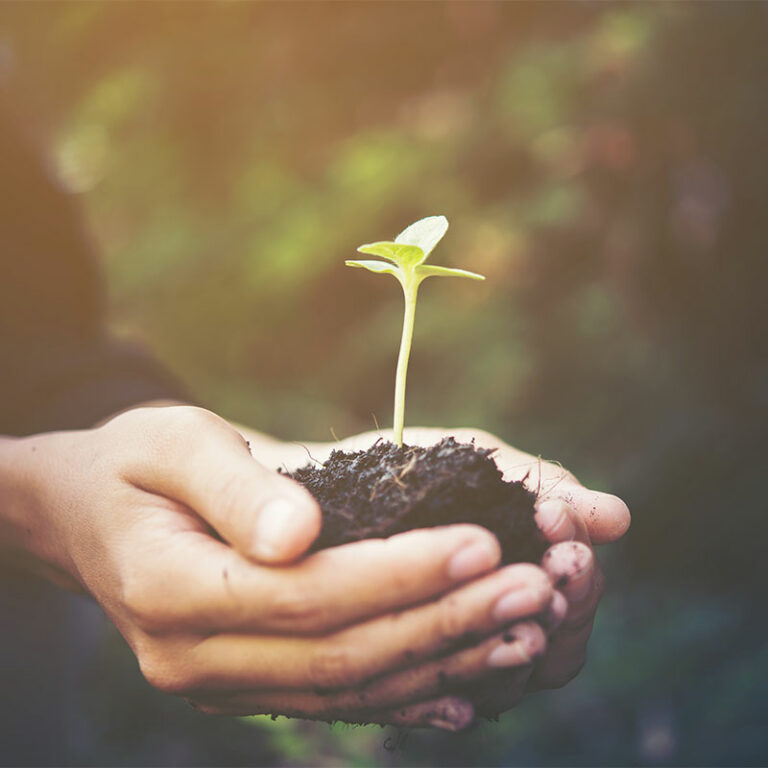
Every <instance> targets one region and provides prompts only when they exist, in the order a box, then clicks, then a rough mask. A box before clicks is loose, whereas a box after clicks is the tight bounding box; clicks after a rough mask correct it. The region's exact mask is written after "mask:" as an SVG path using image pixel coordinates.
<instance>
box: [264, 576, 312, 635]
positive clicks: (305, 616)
mask: <svg viewBox="0 0 768 768" xmlns="http://www.w3.org/2000/svg"><path fill="white" fill-rule="evenodd" d="M267 610H268V613H269V615H270V617H271V618H272V620H273V621H274V622H277V623H279V624H281V625H283V624H284V625H287V626H290V627H291V629H292V630H294V631H297V632H301V631H304V632H307V631H311V630H319V629H325V628H326V624H327V616H326V611H325V610H324V608H323V606H322V605H321V603H320V601H319V600H318V596H317V592H316V591H313V590H311V589H309V588H308V587H307V586H304V585H299V584H294V585H292V586H290V587H285V588H283V589H280V590H276V591H274V592H273V594H272V595H271V596H270V604H269V605H268V607H267Z"/></svg>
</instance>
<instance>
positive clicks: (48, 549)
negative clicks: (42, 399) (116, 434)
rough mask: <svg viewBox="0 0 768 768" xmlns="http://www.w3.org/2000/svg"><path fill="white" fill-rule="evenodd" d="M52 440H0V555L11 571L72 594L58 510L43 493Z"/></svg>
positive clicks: (48, 475)
mask: <svg viewBox="0 0 768 768" xmlns="http://www.w3.org/2000/svg"><path fill="white" fill-rule="evenodd" d="M51 439H55V435H54V434H51V435H47V434H43V435H32V436H29V437H0V553H2V558H3V561H5V562H7V563H10V564H11V565H13V566H15V567H17V568H20V569H23V570H27V571H30V572H34V573H38V574H41V575H44V576H46V577H47V578H49V579H50V580H51V581H54V582H55V583H58V584H61V585H63V586H67V587H69V588H71V587H72V586H73V585H74V584H75V582H74V581H73V579H72V578H71V577H70V576H69V573H70V572H71V569H70V568H69V567H68V565H69V562H68V558H67V556H66V553H65V549H64V547H63V546H62V539H61V537H60V536H59V534H58V525H57V524H56V520H55V519H54V518H55V514H56V512H57V511H58V510H59V505H57V504H55V503H51V500H50V498H46V497H50V490H49V492H48V493H46V492H45V487H46V478H48V483H49V484H50V478H51V477H52V474H53V473H52V472H51V467H50V466H48V465H49V463H50V462H49V457H48V454H49V451H46V450H45V447H46V445H47V443H48V442H49V441H50V440H51Z"/></svg>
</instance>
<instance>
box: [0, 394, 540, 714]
mask: <svg viewBox="0 0 768 768" xmlns="http://www.w3.org/2000/svg"><path fill="white" fill-rule="evenodd" d="M266 440H267V439H266V438H261V442H262V443H264V442H265V441H266ZM0 443H2V445H1V446H0V450H1V451H2V459H3V460H2V461H0V468H2V472H0V490H3V489H9V490H6V492H5V493H4V498H3V501H8V503H7V504H6V505H0V506H2V513H0V514H5V513H6V512H7V515H6V519H4V520H3V525H2V526H0V528H1V529H2V530H1V531H0V533H1V534H2V536H0V538H1V539H3V543H4V544H5V546H6V549H10V548H12V549H14V550H16V551H17V552H24V553H26V557H27V559H28V560H29V561H30V562H31V563H32V567H44V568H45V569H46V570H47V571H48V572H51V571H55V572H56V573H57V574H58V577H57V578H60V580H62V579H66V580H67V581H68V582H69V583H70V584H72V585H76V586H79V587H80V588H82V589H84V590H86V591H88V592H89V593H90V594H92V595H93V596H94V597H95V598H96V599H97V600H98V601H99V603H100V604H101V605H102V607H103V608H104V610H105V611H106V612H107V614H108V615H109V616H110V618H111V619H112V620H113V621H114V623H115V625H116V626H117V627H118V629H119V630H120V632H121V633H122V634H123V636H124V637H125V639H126V640H127V642H128V643H129V645H130V646H131V648H132V650H133V652H134V653H135V655H136V657H137V659H138V662H139V665H140V667H141V670H142V672H143V673H144V675H145V677H146V678H147V680H148V681H149V682H150V683H151V684H152V685H154V686H155V687H156V688H158V689H160V690H162V691H165V692H168V693H173V694H178V695H181V696H185V697H187V698H189V699H191V700H192V701H194V702H195V703H196V705H197V706H199V707H200V708H202V709H204V710H206V711H209V712H224V713H237V714H246V713H247V714H255V713H262V712H263V713H270V714H290V715H295V716H301V717H316V718H324V719H331V718H333V719H344V720H348V721H355V720H361V719H362V720H368V721H376V722H396V723H401V724H407V725H425V724H432V725H437V726H440V727H445V728H459V727H463V726H464V725H466V724H467V723H468V722H469V721H470V720H471V719H472V717H473V710H472V706H471V704H470V703H469V702H467V701H466V700H464V699H461V698H459V697H457V696H455V695H446V694H445V693H444V691H443V690H442V689H443V688H446V689H447V688H448V687H447V686H444V685H443V682H444V681H446V680H452V679H462V680H469V681H471V680H473V679H475V678H476V677H479V676H481V675H483V674H487V671H488V669H489V668H491V667H494V668H498V667H504V668H514V667H517V666H521V665H527V664H529V663H530V661H531V660H532V659H533V658H534V657H535V656H537V655H540V654H541V653H543V652H544V650H545V646H546V637H545V636H544V633H543V632H542V631H541V629H540V627H539V626H538V625H537V624H536V623H534V622H529V623H527V624H522V625H521V626H520V631H519V632H518V633H516V634H515V636H514V637H510V636H507V637H505V633H504V632H503V631H502V628H503V627H505V626H507V625H508V624H509V623H510V622H514V621H518V620H522V619H525V618H527V617H533V616H537V615H540V614H541V613H542V612H546V611H548V610H550V608H551V605H552V600H553V595H554V591H553V588H552V585H551V581H550V579H549V578H548V577H547V575H546V574H545V573H544V572H543V570H542V569H540V568H538V567H536V566H533V565H529V564H520V565H515V566H510V567H507V568H503V569H498V570H495V568H496V566H497V564H498V560H499V556H500V553H499V547H498V543H497V542H496V540H495V538H494V537H493V536H492V535H491V534H490V533H489V532H487V531H485V530H484V529H482V528H479V527H477V526H472V525H459V526H450V527H444V528H436V529H430V530H425V531H413V532H408V533H404V534H401V535H399V536H394V537H392V538H390V539H388V540H373V541H363V542H357V543H354V544H349V545H345V546H342V547H336V548H333V549H328V550H324V551H322V552H317V553H315V554H313V555H311V556H309V557H306V558H304V559H303V560H298V561H297V560H296V558H297V557H298V556H300V555H301V554H302V553H303V552H304V551H305V549H306V548H307V547H308V546H309V545H310V543H311V541H312V540H313V539H314V537H315V536H316V534H317V532H318V529H319V524H320V513H319V510H318V508H317V505H316V503H315V502H314V500H313V499H311V497H310V496H309V495H308V494H307V493H306V491H304V489H303V488H301V487H300V486H298V485H297V484H295V483H294V482H293V481H291V480H289V479H287V478H285V477H282V476H280V475H278V474H277V473H275V472H274V471H272V469H268V468H267V467H265V466H264V465H262V464H260V463H259V462H258V461H255V460H254V458H252V456H251V454H250V453H249V451H248V447H247V444H246V442H245V440H244V439H243V438H242V436H241V435H240V434H239V433H238V432H237V431H236V430H235V429H233V428H232V427H231V426H230V425H229V424H227V423H226V422H225V421H224V420H222V419H220V418H219V417H217V416H215V415H214V414H212V413H209V412H207V411H203V410H201V409H198V408H191V407H169V408H139V409H134V410H131V411H128V412H126V413H124V414H121V415H119V416H117V417H115V418H114V419H112V420H111V421H109V422H107V423H106V424H104V425H102V426H100V427H98V428H95V429H92V430H83V431H80V432H61V433H50V434H45V435H37V436H33V437H30V438H23V439H18V440H6V441H0ZM9 476H10V477H11V478H13V479H12V481H11V482H10V483H4V482H3V481H4V479H7V478H8V477H9ZM484 574H485V578H478V577H481V576H483V575H484ZM510 596H512V597H510ZM470 634H471V635H472V636H476V637H484V638H486V639H485V640H483V641H482V642H481V643H480V644H478V645H476V646H475V647H473V648H470V649H465V650H454V649H455V648H456V647H457V646H458V645H460V644H461V641H462V639H464V640H465V639H466V637H467V636H468V635H470ZM464 645H466V642H465V643H464ZM499 649H501V650H499Z"/></svg>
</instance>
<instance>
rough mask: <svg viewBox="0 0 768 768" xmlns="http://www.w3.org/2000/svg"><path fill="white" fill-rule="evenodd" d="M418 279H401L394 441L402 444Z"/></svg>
mask: <svg viewBox="0 0 768 768" xmlns="http://www.w3.org/2000/svg"><path fill="white" fill-rule="evenodd" d="M419 282H420V281H419V280H417V279H416V276H415V275H408V276H407V277H406V279H405V280H404V281H403V296H404V297H405V314H404V316H403V335H402V337H401V339H400V354H399V355H398V358H397V373H396V375H395V415H394V431H395V443H396V444H397V445H399V446H402V444H403V425H404V423H405V377H406V374H407V373H408V358H409V357H410V355H411V342H412V341H413V324H414V320H415V319H416V296H417V294H418V292H419Z"/></svg>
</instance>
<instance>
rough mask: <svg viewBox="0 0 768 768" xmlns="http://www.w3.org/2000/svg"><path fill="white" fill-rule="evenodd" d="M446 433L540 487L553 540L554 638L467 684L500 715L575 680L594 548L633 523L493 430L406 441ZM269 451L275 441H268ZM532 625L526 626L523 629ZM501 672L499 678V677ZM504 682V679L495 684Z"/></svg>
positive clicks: (593, 591)
mask: <svg viewBox="0 0 768 768" xmlns="http://www.w3.org/2000/svg"><path fill="white" fill-rule="evenodd" d="M382 435H383V436H385V437H387V435H388V433H387V432H386V431H385V432H384V433H381V432H376V433H374V432H367V433H363V434H361V435H355V436H354V437H351V438H347V439H346V440H343V441H341V442H340V443H336V444H329V443H323V444H311V445H308V446H307V447H306V448H304V447H299V446H294V448H293V449H291V448H289V447H288V446H284V447H283V448H282V456H281V458H282V460H283V461H285V462H291V463H293V464H298V463H301V461H302V458H301V456H302V454H303V459H304V460H305V459H306V451H307V450H309V451H310V452H311V454H312V456H313V457H314V458H317V459H320V460H322V459H324V458H326V456H327V455H328V454H329V453H330V450H331V449H333V448H342V449H344V450H360V449H363V448H367V447H369V446H370V445H371V444H372V443H373V442H374V440H376V439H377V437H381V436H382ZM445 435H453V436H454V437H456V439H457V440H459V441H461V442H470V441H471V440H473V439H474V440H475V442H476V443H477V444H478V445H480V446H484V447H487V448H496V453H495V454H494V460H495V461H496V464H497V465H498V466H499V468H500V469H501V470H502V472H503V473H504V479H505V480H508V481H515V480H520V481H524V482H525V484H526V485H527V487H528V488H530V489H531V490H532V491H534V492H535V493H536V494H537V500H536V508H537V511H536V522H537V524H538V526H539V528H540V529H541V531H542V533H543V534H544V536H545V537H546V539H547V540H548V541H549V542H550V543H551V544H552V545H553V546H552V547H550V549H549V550H547V552H546V553H545V555H544V558H543V561H542V567H543V569H544V570H545V572H546V573H547V574H548V575H549V577H550V579H551V581H552V584H553V586H554V587H555V589H556V591H555V592H554V594H553V600H552V602H551V603H550V607H549V610H548V614H547V626H546V629H547V630H548V633H549V642H548V647H547V650H546V652H545V653H544V654H543V656H542V657H541V658H540V659H538V661H537V662H536V664H535V665H533V666H531V665H528V666H526V665H521V666H520V667H518V668H516V669H515V670H514V671H512V672H511V673H507V674H506V675H505V676H504V678H503V682H504V685H503V688H502V689H500V690H497V691H495V692H494V691H492V692H490V693H489V690H488V686H487V685H485V684H484V683H483V682H482V681H480V682H473V683H472V684H471V685H469V686H464V688H463V692H466V695H467V696H469V697H471V698H472V700H473V702H474V706H475V709H476V710H477V713H478V714H481V715H486V716H496V715H498V714H499V713H500V712H502V711H504V710H506V709H509V708H511V707H513V706H514V705H515V704H516V703H518V702H519V701H520V699H521V698H522V697H523V695H524V694H525V693H526V692H530V691H534V690H538V689H541V688H556V687H560V686H562V685H564V684H565V683H567V682H568V681H569V680H571V679H572V678H573V677H575V675H576V674H577V673H578V671H579V670H580V669H581V667H582V666H583V664H584V660H585V656H586V646H587V642H588V640H589V637H590V635H591V631H592V624H593V621H594V617H595V613H596V611H597V606H598V604H599V601H600V597H601V595H602V591H603V584H604V580H603V575H602V571H601V570H600V566H599V563H598V561H597V558H596V557H595V556H594V552H593V549H592V545H593V543H596V544H601V543H608V542H611V541H615V540H617V539H618V538H620V537H621V536H622V535H623V534H624V532H625V531H626V530H627V528H628V527H629V523H630V516H629V511H628V509H627V506H626V504H625V503H624V502H623V501H622V500H621V499H619V498H617V497H616V496H612V495H610V494H606V493H601V492H598V491H592V490H589V489H587V488H585V487H584V486H582V485H581V484H580V483H579V482H578V481H577V480H576V478H575V477H574V476H573V475H571V474H570V473H569V472H567V471H566V470H564V469H563V468H562V467H560V466H559V465H557V464H553V463H550V462H545V461H541V460H540V459H539V458H537V457H535V456H532V455H530V454H527V453H524V452H522V451H519V450H517V449H516V448H512V447H511V446H509V445H507V444H506V443H504V442H503V441H501V440H500V439H499V438H497V437H495V436H494V435H491V434H489V433H487V432H483V431H480V430H472V429H452V430H451V429H449V430H446V429H431V428H412V429H408V430H406V434H405V441H406V442H407V443H409V444H412V445H425V446H427V445H432V444H434V443H436V442H438V441H439V440H440V439H441V438H442V437H444V436H445ZM264 448H265V452H266V453H267V454H269V447H268V446H264ZM525 631H527V630H525ZM498 679H499V678H498V676H497V680H498ZM497 688H498V686H497Z"/></svg>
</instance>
